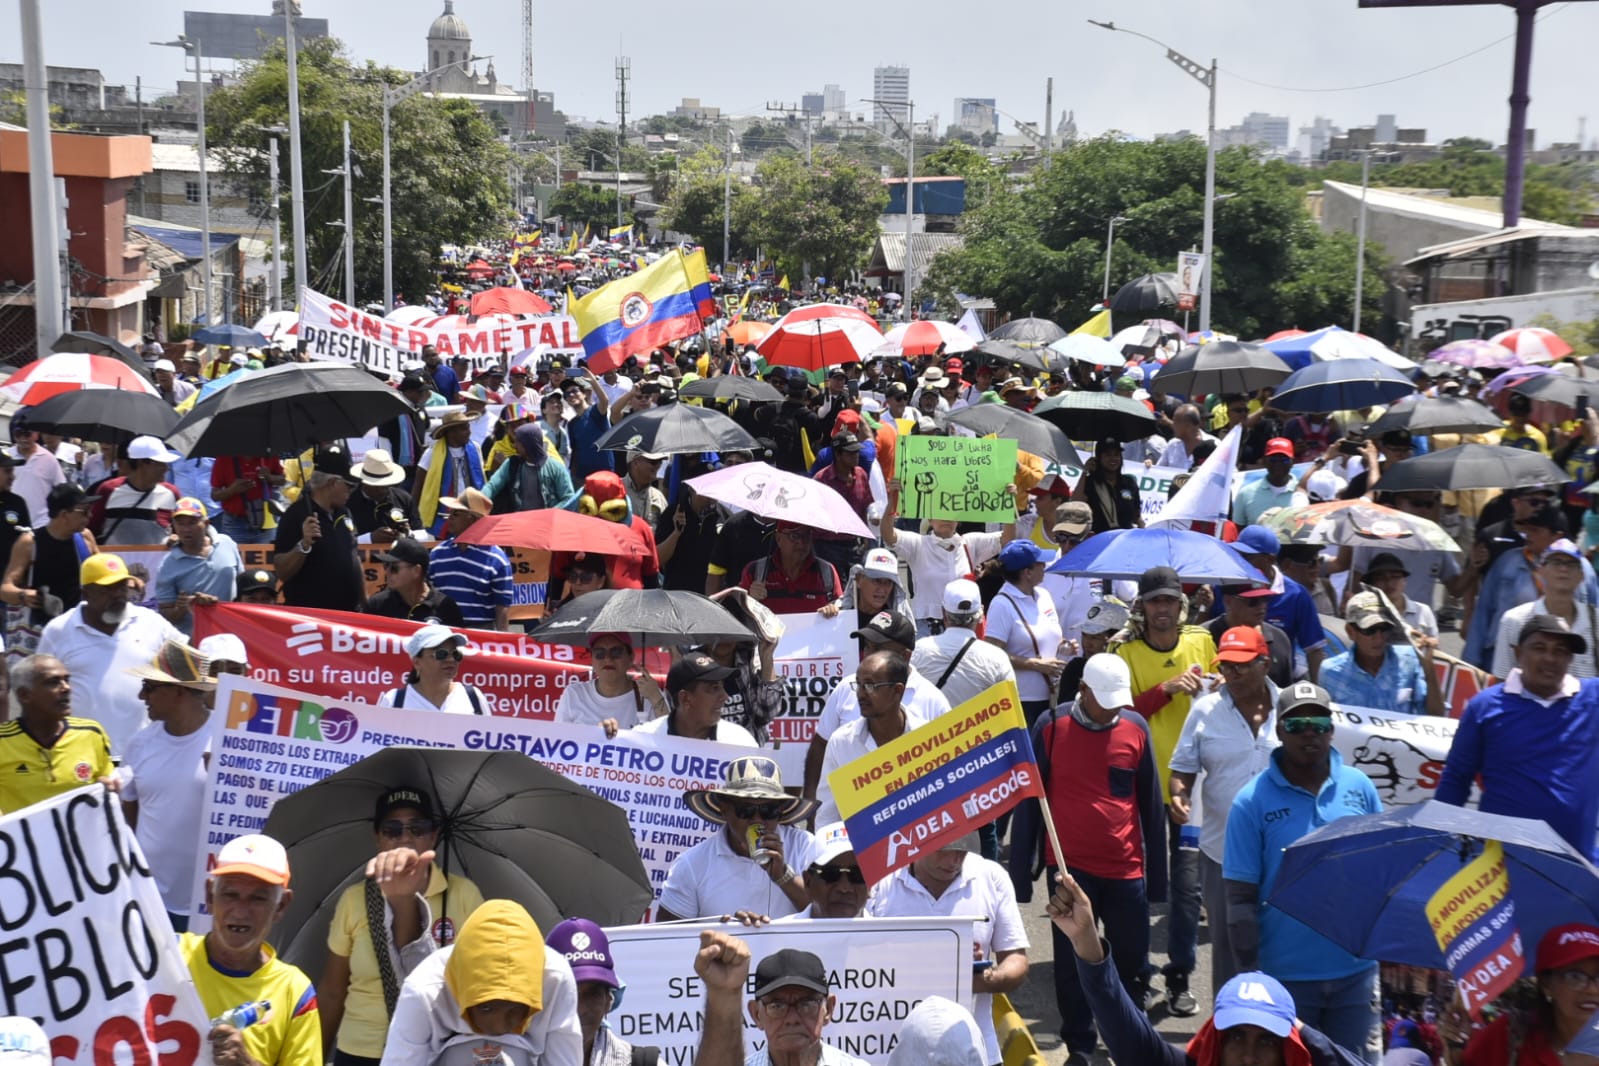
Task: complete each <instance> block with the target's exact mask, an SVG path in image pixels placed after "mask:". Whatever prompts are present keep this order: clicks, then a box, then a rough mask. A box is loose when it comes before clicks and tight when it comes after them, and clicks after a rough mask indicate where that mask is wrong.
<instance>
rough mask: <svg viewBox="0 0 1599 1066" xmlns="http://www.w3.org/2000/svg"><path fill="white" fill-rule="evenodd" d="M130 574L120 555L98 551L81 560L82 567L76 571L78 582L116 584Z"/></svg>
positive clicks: (126, 578) (82, 583) (81, 583)
mask: <svg viewBox="0 0 1599 1066" xmlns="http://www.w3.org/2000/svg"><path fill="white" fill-rule="evenodd" d="M132 576H133V575H131V574H129V573H128V564H127V563H125V562H123V561H122V556H120V555H112V554H111V553H110V552H98V553H96V554H94V555H91V556H89V557H88V558H87V559H85V560H83V567H82V568H81V569H80V570H79V571H78V584H80V585H116V584H119V583H121V582H123V581H126V580H128V578H130V577H132Z"/></svg>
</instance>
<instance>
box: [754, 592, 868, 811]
mask: <svg viewBox="0 0 1599 1066" xmlns="http://www.w3.org/2000/svg"><path fill="white" fill-rule="evenodd" d="M779 617H781V618H782V620H783V639H782V640H779V641H778V642H777V651H776V652H775V653H774V654H773V658H774V659H776V660H777V674H778V676H779V677H781V678H782V679H783V681H784V683H785V685H786V686H787V691H786V692H785V693H784V696H783V709H782V710H781V711H779V712H778V713H777V717H776V718H773V719H772V722H771V725H769V726H768V727H767V729H768V732H770V734H771V738H772V747H773V749H774V750H773V754H774V755H775V756H776V757H777V764H778V768H779V770H780V771H781V772H782V774H783V781H784V782H785V783H787V784H790V785H798V784H800V782H802V781H804V780H805V752H806V751H807V750H809V748H810V746H811V738H812V737H814V736H815V735H816V722H817V720H818V719H819V718H821V717H822V708H824V707H826V706H827V700H828V697H830V696H831V695H832V694H833V690H834V689H835V688H837V687H838V683H839V682H840V681H842V680H843V679H844V678H845V677H847V676H848V675H850V674H853V673H854V672H855V669H856V667H858V666H860V664H861V654H860V644H859V643H857V642H856V640H855V638H854V637H852V636H850V634H851V633H853V632H854V631H855V629H856V622H855V617H856V616H855V612H854V611H840V612H839V614H838V615H837V616H836V617H833V618H823V617H822V616H821V615H819V614H817V613H816V612H815V611H807V612H805V613H804V614H785V615H780V616H779Z"/></svg>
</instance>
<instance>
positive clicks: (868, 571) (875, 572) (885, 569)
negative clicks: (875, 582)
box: [861, 548, 899, 578]
mask: <svg viewBox="0 0 1599 1066" xmlns="http://www.w3.org/2000/svg"><path fill="white" fill-rule="evenodd" d="M861 572H862V573H864V574H865V575H867V576H868V577H887V578H897V577H899V560H898V559H896V558H895V557H894V553H893V552H891V551H889V550H888V549H887V548H873V549H872V550H871V551H869V552H867V553H866V559H865V560H864V561H863V562H862V563H861Z"/></svg>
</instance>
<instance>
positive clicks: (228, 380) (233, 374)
mask: <svg viewBox="0 0 1599 1066" xmlns="http://www.w3.org/2000/svg"><path fill="white" fill-rule="evenodd" d="M252 373H254V371H253V370H250V369H249V368H248V367H242V366H241V367H239V369H237V370H230V371H228V372H227V373H226V374H223V375H222V376H221V377H219V378H212V379H211V380H210V381H207V382H205V383H204V384H202V385H201V386H200V394H199V395H198V396H196V397H195V400H194V402H195V403H199V402H200V401H201V400H203V399H205V398H206V397H207V396H209V395H211V394H212V393H213V392H218V391H220V390H222V389H225V388H227V387H228V386H229V385H232V384H233V383H234V382H236V381H238V380H239V379H240V378H243V377H247V376H249V375H250V374H252Z"/></svg>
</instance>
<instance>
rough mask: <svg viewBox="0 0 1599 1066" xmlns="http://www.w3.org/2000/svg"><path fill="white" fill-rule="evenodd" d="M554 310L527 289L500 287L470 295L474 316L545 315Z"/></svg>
mask: <svg viewBox="0 0 1599 1066" xmlns="http://www.w3.org/2000/svg"><path fill="white" fill-rule="evenodd" d="M553 310H555V308H553V307H551V306H550V305H549V303H548V302H546V301H545V300H543V299H541V298H540V297H539V295H538V294H537V293H535V292H531V291H529V290H528V289H512V288H509V287H507V286H504V285H502V286H500V287H499V288H495V289H484V290H483V291H482V292H477V293H473V294H472V313H473V314H474V315H492V314H505V315H547V314H549V313H550V312H551V311H553Z"/></svg>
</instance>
